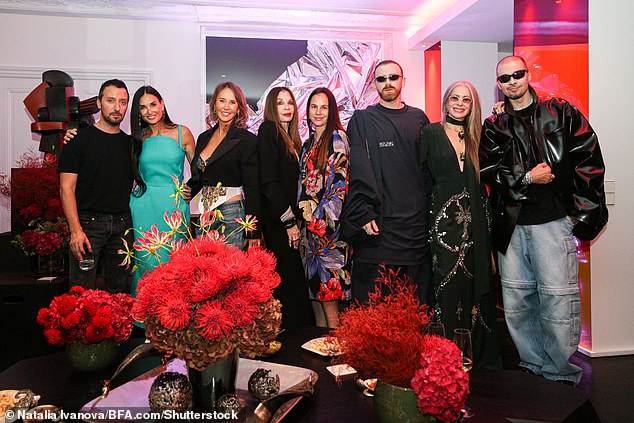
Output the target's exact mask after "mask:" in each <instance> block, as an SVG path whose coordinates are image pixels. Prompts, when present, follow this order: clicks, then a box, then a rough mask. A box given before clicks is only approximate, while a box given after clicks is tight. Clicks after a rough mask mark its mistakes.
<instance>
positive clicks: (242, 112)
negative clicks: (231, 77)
mask: <svg viewBox="0 0 634 423" xmlns="http://www.w3.org/2000/svg"><path fill="white" fill-rule="evenodd" d="M225 88H229V89H230V90H231V92H233V95H234V97H235V98H236V101H237V102H238V114H237V115H236V117H235V118H234V119H233V122H232V125H234V126H236V127H237V128H246V127H247V121H248V120H249V111H248V109H247V100H246V99H245V98H244V93H243V92H242V88H240V87H239V86H238V84H236V83H234V82H231V81H225V82H221V83H219V84H218V85H216V88H215V89H214V93H213V94H212V95H211V98H210V99H209V116H208V117H207V124H208V125H209V126H211V125H212V124H213V123H215V122H217V121H218V114H217V113H216V99H217V98H218V95H220V91H222V90H224V89H225Z"/></svg>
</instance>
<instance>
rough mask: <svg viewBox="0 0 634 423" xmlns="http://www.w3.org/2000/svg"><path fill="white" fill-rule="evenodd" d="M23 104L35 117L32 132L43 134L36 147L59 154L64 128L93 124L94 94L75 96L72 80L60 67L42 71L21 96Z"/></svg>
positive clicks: (95, 102) (95, 111) (95, 100)
mask: <svg viewBox="0 0 634 423" xmlns="http://www.w3.org/2000/svg"><path fill="white" fill-rule="evenodd" d="M24 105H25V106H26V109H27V110H28V112H29V114H30V115H31V117H32V118H33V119H34V120H35V122H33V123H32V124H31V132H36V133H39V134H41V135H42V138H41V140H40V147H39V150H40V151H43V152H45V153H52V154H54V155H55V156H59V153H60V151H61V145H62V139H63V136H64V133H65V132H66V130H67V129H73V128H82V127H84V126H88V125H92V124H93V123H94V119H93V115H94V114H95V113H97V111H98V110H99V109H98V108H97V97H91V98H89V99H86V100H83V101H79V98H78V97H75V88H74V82H73V79H72V78H71V77H70V76H69V75H68V74H67V73H65V72H62V71H60V70H49V71H46V72H44V73H43V74H42V83H41V84H40V85H38V86H37V87H35V89H34V90H33V91H31V92H30V93H29V95H28V96H26V98H25V99H24Z"/></svg>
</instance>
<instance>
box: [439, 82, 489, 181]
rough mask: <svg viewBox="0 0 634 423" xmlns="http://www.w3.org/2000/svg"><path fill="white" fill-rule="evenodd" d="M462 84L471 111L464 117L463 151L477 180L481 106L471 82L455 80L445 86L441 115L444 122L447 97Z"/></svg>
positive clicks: (478, 176) (478, 174)
mask: <svg viewBox="0 0 634 423" xmlns="http://www.w3.org/2000/svg"><path fill="white" fill-rule="evenodd" d="M459 86H463V87H466V88H467V89H468V90H469V95H470V96H471V100H472V101H471V112H470V113H469V114H468V115H467V116H466V117H465V125H464V132H465V137H464V140H465V153H466V155H467V157H469V160H470V161H471V163H473V167H474V168H475V171H476V176H477V178H478V181H479V180H480V160H479V159H478V150H479V149H480V135H481V133H482V107H481V106H480V96H479V95H478V91H477V90H476V89H475V87H474V86H473V84H472V83H471V82H469V81H456V82H454V83H453V84H451V85H450V86H449V87H447V90H446V91H445V95H444V96H443V98H442V107H443V112H444V113H443V116H442V120H443V122H445V120H446V116H447V103H448V102H449V97H450V96H451V93H452V92H453V90H454V89H456V87H459Z"/></svg>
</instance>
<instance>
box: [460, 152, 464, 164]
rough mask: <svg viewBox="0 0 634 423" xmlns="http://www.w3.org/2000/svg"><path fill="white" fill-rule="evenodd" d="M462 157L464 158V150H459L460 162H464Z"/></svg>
mask: <svg viewBox="0 0 634 423" xmlns="http://www.w3.org/2000/svg"><path fill="white" fill-rule="evenodd" d="M464 159H465V157H464V151H461V152H460V161H461V162H464Z"/></svg>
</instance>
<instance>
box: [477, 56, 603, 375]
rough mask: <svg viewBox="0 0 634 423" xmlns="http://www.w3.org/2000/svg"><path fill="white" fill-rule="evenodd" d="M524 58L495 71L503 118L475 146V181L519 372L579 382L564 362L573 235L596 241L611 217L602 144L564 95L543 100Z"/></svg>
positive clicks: (576, 332)
mask: <svg viewBox="0 0 634 423" xmlns="http://www.w3.org/2000/svg"><path fill="white" fill-rule="evenodd" d="M529 82H530V73H529V71H528V67H527V66H526V62H525V61H524V59H522V58H521V57H518V56H509V57H506V58H504V59H502V60H501V61H500V62H499V63H498V65H497V84H498V87H499V88H500V90H501V91H502V93H503V94H504V96H505V104H504V112H503V113H501V114H497V115H492V116H491V117H489V118H488V119H487V120H486V121H485V122H484V126H483V132H482V138H481V141H480V169H481V178H482V180H483V181H484V182H485V183H487V184H488V185H489V186H490V187H491V204H492V206H493V227H492V231H493V234H492V235H493V244H494V246H495V248H496V249H497V250H498V261H499V268H500V276H501V279H502V295H503V300H504V313H505V318H506V323H507V326H508V328H509V332H510V334H511V337H512V338H513V342H514V343H515V346H516V347H517V349H518V352H519V355H520V363H519V366H520V369H521V370H524V371H526V372H528V373H533V374H537V375H541V376H543V377H545V378H546V379H550V380H556V381H559V382H562V383H566V384H570V385H577V384H578V383H579V381H580V379H581V369H580V368H579V367H578V366H575V365H574V364H571V363H570V362H569V359H570V356H572V354H574V352H575V351H576V349H577V344H578V343H579V337H580V334H581V313H580V311H581V301H580V297H579V285H578V280H577V272H578V263H577V256H576V246H575V242H574V240H573V235H575V236H576V237H577V238H579V239H581V240H592V239H594V238H595V237H596V236H597V235H598V234H599V232H600V231H601V229H602V228H603V226H604V225H605V224H606V223H607V220H608V210H607V207H606V204H605V193H604V189H603V176H604V173H605V166H604V163H603V157H602V156H601V149H600V148H599V141H598V139H597V136H596V134H595V133H594V131H593V130H592V127H591V126H590V124H589V123H588V121H587V120H586V118H585V117H584V116H583V115H582V114H581V113H580V112H579V111H578V110H577V109H576V108H575V107H574V106H572V105H571V104H570V103H568V102H567V101H565V100H563V99H560V98H540V97H538V96H537V94H536V93H535V90H534V89H533V88H532V87H531V86H530V84H529Z"/></svg>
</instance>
